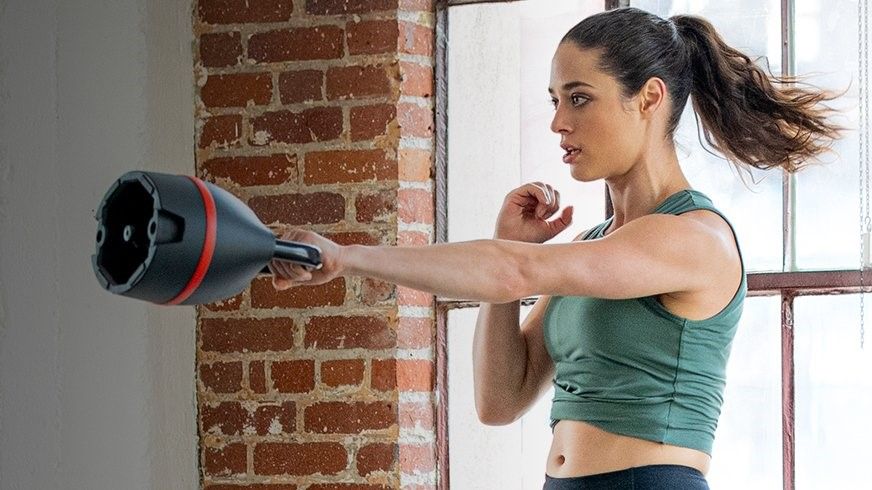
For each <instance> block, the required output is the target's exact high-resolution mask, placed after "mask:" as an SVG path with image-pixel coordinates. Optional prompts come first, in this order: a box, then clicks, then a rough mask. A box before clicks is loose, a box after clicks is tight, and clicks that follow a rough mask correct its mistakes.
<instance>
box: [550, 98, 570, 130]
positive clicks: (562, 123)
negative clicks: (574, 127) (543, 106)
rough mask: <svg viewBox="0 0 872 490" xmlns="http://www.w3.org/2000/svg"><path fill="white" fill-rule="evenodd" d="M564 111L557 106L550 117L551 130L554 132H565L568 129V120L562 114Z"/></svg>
mask: <svg viewBox="0 0 872 490" xmlns="http://www.w3.org/2000/svg"><path fill="white" fill-rule="evenodd" d="M564 114H565V113H564V111H563V110H562V109H561V108H560V106H559V105H558V106H557V110H555V111H554V117H553V118H552V119H551V131H554V132H555V133H566V132H569V131H570V129H571V128H570V126H569V121H568V120H567V119H566V116H565V115H564Z"/></svg>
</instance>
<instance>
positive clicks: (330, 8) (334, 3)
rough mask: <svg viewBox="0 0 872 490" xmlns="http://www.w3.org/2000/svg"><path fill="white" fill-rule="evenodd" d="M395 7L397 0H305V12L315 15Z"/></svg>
mask: <svg viewBox="0 0 872 490" xmlns="http://www.w3.org/2000/svg"><path fill="white" fill-rule="evenodd" d="M396 8H397V0H306V12H307V13H309V14H315V15H336V14H368V13H370V12H374V11H377V10H393V9H396Z"/></svg>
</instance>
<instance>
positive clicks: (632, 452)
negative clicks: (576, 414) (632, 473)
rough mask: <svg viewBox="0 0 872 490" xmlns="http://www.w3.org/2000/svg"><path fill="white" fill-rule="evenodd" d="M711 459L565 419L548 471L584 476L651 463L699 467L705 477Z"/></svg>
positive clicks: (555, 433)
mask: <svg viewBox="0 0 872 490" xmlns="http://www.w3.org/2000/svg"><path fill="white" fill-rule="evenodd" d="M710 462H711V457H710V456H709V455H708V454H706V453H704V452H702V451H699V450H696V449H691V448H687V447H681V446H674V445H670V444H664V443H660V442H655V441H649V440H645V439H640V438H637V437H631V436H626V435H623V434H615V433H611V432H607V431H605V430H603V429H600V428H599V427H596V426H594V425H591V424H589V423H587V422H583V421H577V420H561V421H559V422H558V423H557V425H555V426H554V431H553V439H552V443H551V451H550V454H549V456H548V464H547V469H546V472H547V473H548V474H549V475H551V476H553V477H570V476H584V475H591V474H597V473H605V472H608V471H617V470H622V469H626V468H631V467H636V466H645V465H650V464H676V465H683V466H689V467H691V468H696V469H697V470H699V471H700V472H702V473H703V475H705V474H706V473H707V472H708V468H709V464H710Z"/></svg>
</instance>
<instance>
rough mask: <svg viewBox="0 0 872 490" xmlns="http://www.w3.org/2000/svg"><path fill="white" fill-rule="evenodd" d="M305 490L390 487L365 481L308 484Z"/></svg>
mask: <svg viewBox="0 0 872 490" xmlns="http://www.w3.org/2000/svg"><path fill="white" fill-rule="evenodd" d="M403 488H405V487H403ZM307 490H391V487H386V486H384V485H370V484H367V483H319V484H317V485H310V486H309V487H308V489H307Z"/></svg>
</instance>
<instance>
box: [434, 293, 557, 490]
mask: <svg viewBox="0 0 872 490" xmlns="http://www.w3.org/2000/svg"><path fill="white" fill-rule="evenodd" d="M531 309H532V307H531V306H524V307H521V315H520V316H521V318H520V320H521V322H523V321H524V318H526V316H527V314H528V313H529V312H530V310H531ZM477 317H478V308H464V309H457V310H449V312H448V443H449V468H450V469H449V471H450V477H449V478H450V481H451V488H462V489H466V488H469V489H491V488H499V489H503V490H534V489H535V490H541V488H542V485H543V484H544V483H545V461H546V459H547V457H548V450H549V447H550V444H551V429H550V427H549V413H550V410H551V398H552V397H553V389H552V390H550V391H549V392H548V393H546V394H545V395H543V397H542V398H541V399H540V400H539V401H538V403H537V404H536V405H534V406H533V407H532V408H531V409H530V411H529V412H527V413H526V414H525V415H524V416H523V417H522V418H521V419H520V420H518V421H516V422H515V423H513V424H511V425H507V426H501V427H492V426H487V425H484V424H482V423H481V422H480V421H479V420H478V415H477V414H476V411H475V398H474V395H473V384H472V338H473V333H474V332H475V321H476V318H477Z"/></svg>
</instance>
